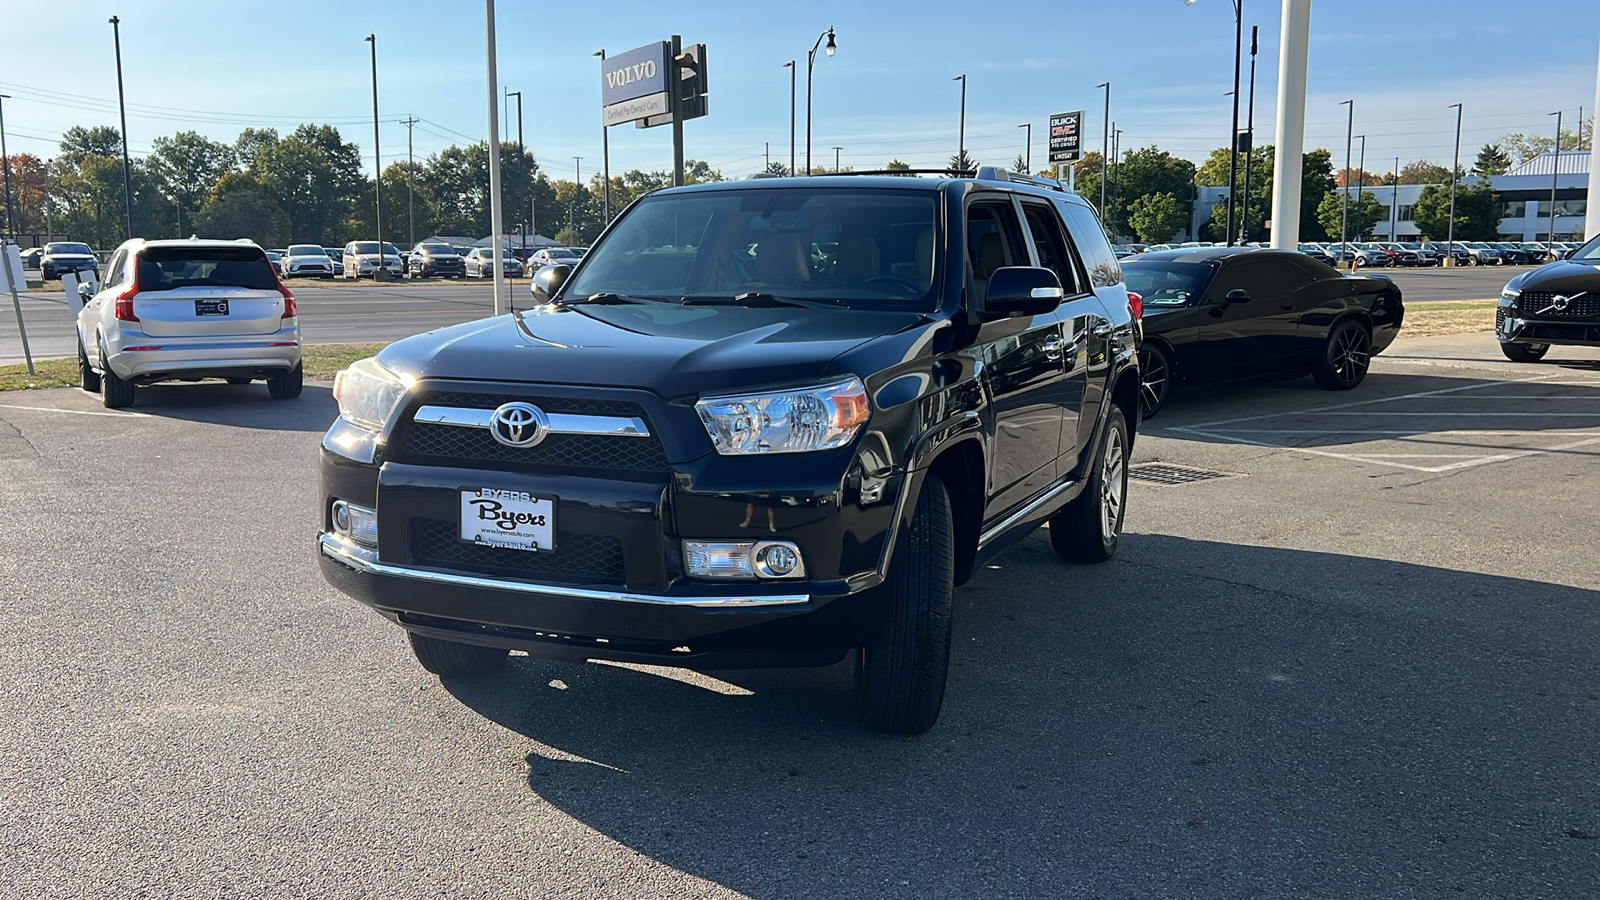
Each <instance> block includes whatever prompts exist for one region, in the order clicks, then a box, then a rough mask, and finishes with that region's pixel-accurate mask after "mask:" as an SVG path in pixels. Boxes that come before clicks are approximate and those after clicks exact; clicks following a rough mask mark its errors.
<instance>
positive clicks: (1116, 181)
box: [1105, 122, 1122, 234]
mask: <svg viewBox="0 0 1600 900" xmlns="http://www.w3.org/2000/svg"><path fill="white" fill-rule="evenodd" d="M1111 158H1112V159H1113V160H1116V162H1115V163H1114V164H1113V166H1112V169H1111V173H1112V174H1111V182H1112V184H1113V187H1112V189H1111V207H1112V209H1115V208H1116V206H1117V204H1118V203H1119V202H1121V200H1122V129H1121V128H1118V127H1117V123H1115V122H1112V123H1111ZM1105 218H1106V227H1107V228H1109V229H1111V230H1112V233H1113V234H1115V233H1116V227H1117V226H1116V223H1115V222H1114V221H1113V220H1114V219H1115V218H1116V216H1114V215H1112V213H1111V212H1110V211H1107V212H1106V214H1105Z"/></svg>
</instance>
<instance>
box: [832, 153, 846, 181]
mask: <svg viewBox="0 0 1600 900" xmlns="http://www.w3.org/2000/svg"><path fill="white" fill-rule="evenodd" d="M843 149H844V148H843V147H834V148H833V174H835V175H837V174H839V151H840V150H843Z"/></svg>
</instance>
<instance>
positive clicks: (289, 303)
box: [273, 275, 300, 319]
mask: <svg viewBox="0 0 1600 900" xmlns="http://www.w3.org/2000/svg"><path fill="white" fill-rule="evenodd" d="M273 278H274V279H276V278H277V276H276V275H274V276H273ZM278 293H280V294H282V295H283V317H284V318H285V319H292V318H294V317H295V316H297V315H299V313H300V307H299V306H298V305H297V304H296V303H295V302H294V292H293V291H291V290H289V289H288V288H286V287H284V286H283V282H282V281H279V282H278Z"/></svg>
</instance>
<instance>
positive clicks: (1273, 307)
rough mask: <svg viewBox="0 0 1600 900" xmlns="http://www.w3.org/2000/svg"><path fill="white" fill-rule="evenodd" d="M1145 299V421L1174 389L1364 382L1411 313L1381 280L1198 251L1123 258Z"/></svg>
mask: <svg viewBox="0 0 1600 900" xmlns="http://www.w3.org/2000/svg"><path fill="white" fill-rule="evenodd" d="M1122 271H1123V273H1124V274H1125V275H1126V277H1127V281H1128V289H1129V290H1132V291H1136V292H1138V293H1139V294H1140V295H1142V296H1143V298H1144V342H1143V345H1142V347H1141V349H1140V366H1141V371H1142V379H1143V390H1142V392H1141V393H1142V396H1143V402H1144V414H1145V415H1146V416H1152V415H1155V413H1156V411H1157V410H1159V409H1160V408H1161V406H1162V404H1164V403H1166V401H1167V397H1168V396H1169V395H1170V394H1171V392H1172V391H1173V390H1174V389H1177V388H1181V387H1185V386H1190V385H1196V384H1205V383H1215V382H1225V381H1234V380H1239V379H1245V378H1254V377H1258V376H1264V375H1304V374H1306V373H1308V372H1309V373H1310V374H1311V375H1312V376H1313V377H1314V378H1316V380H1317V383H1318V384H1320V385H1322V386H1323V387H1325V388H1328V389H1329V390H1336V391H1345V390H1349V389H1351V388H1353V387H1355V386H1356V385H1358V384H1360V383H1361V381H1362V379H1364V378H1366V375H1367V367H1368V364H1369V363H1370V361H1371V358H1372V355H1373V354H1375V353H1379V352H1382V351H1383V350H1384V349H1385V348H1386V347H1388V346H1389V344H1390V343H1391V342H1393V341H1394V338H1395V335H1397V334H1399V332H1400V323H1401V320H1402V318H1403V317H1404V315H1405V309H1404V307H1403V306H1402V305H1401V301H1400V288H1399V287H1397V286H1396V285H1395V283H1394V282H1392V281H1390V280H1389V279H1387V278H1385V277H1383V276H1370V275H1356V276H1352V275H1343V274H1341V273H1340V272H1339V271H1338V270H1336V269H1334V268H1333V267H1332V266H1329V265H1327V264H1325V263H1322V262H1318V261H1317V260H1315V259H1312V258H1311V257H1309V256H1306V255H1305V254H1303V253H1296V252H1294V251H1290V250H1260V249H1253V248H1249V247H1200V248H1194V249H1186V250H1162V251H1158V252H1155V253H1144V254H1140V255H1139V256H1137V257H1134V258H1133V259H1127V260H1123V262H1122Z"/></svg>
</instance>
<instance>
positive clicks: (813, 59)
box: [806, 25, 839, 175]
mask: <svg viewBox="0 0 1600 900" xmlns="http://www.w3.org/2000/svg"><path fill="white" fill-rule="evenodd" d="M823 38H827V39H828V48H827V49H828V55H829V56H832V55H833V52H834V51H835V50H837V49H839V47H838V45H837V44H835V43H834V42H833V26H832V25H829V26H828V30H827V31H824V32H823V33H822V34H819V35H817V42H816V43H815V44H812V45H811V52H810V53H807V54H806V174H807V175H810V174H811V69H812V67H813V66H815V65H816V63H817V47H818V46H820V45H821V44H822V39H823Z"/></svg>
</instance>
